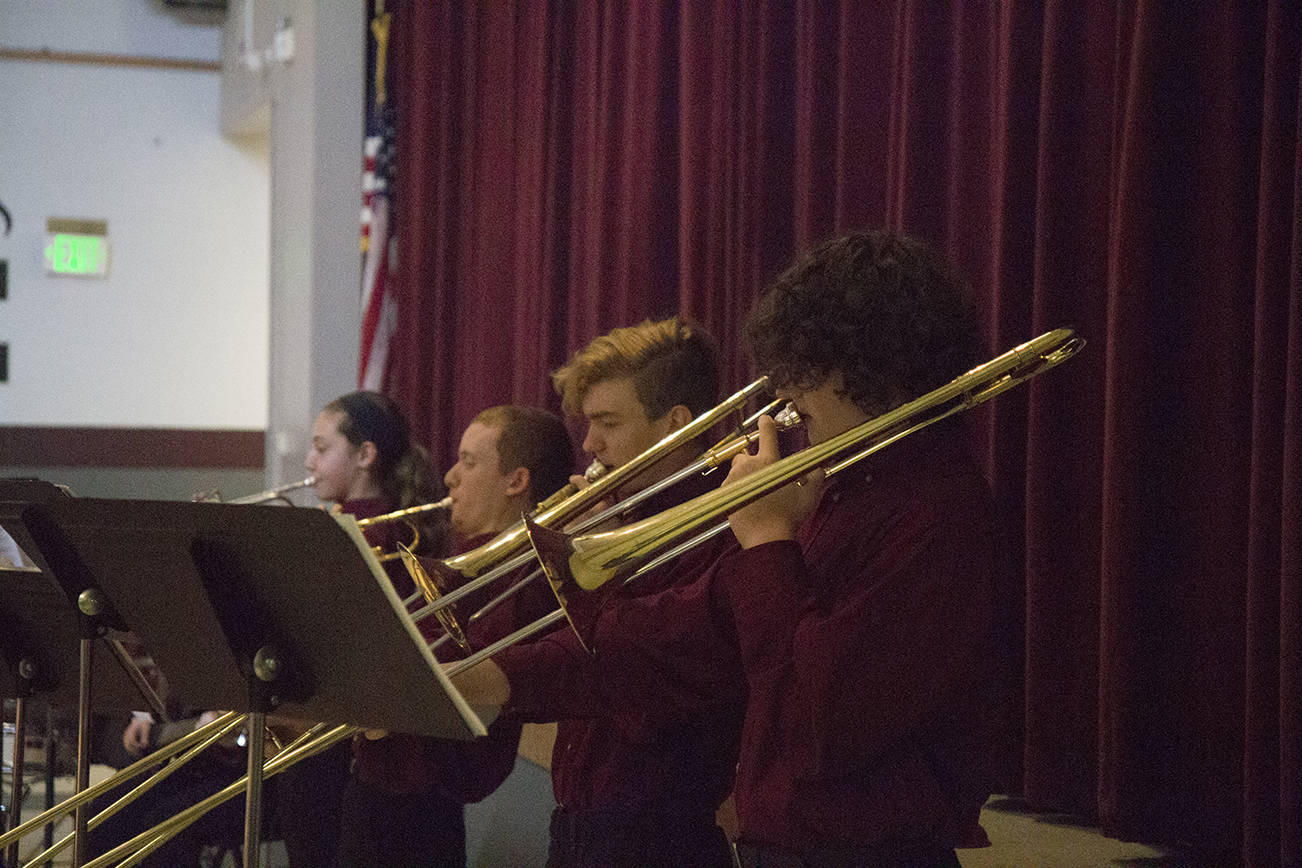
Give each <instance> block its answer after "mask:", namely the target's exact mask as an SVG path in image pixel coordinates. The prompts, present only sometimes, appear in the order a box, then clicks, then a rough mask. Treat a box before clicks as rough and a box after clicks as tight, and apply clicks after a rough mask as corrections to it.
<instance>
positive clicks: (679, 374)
mask: <svg viewBox="0 0 1302 868" xmlns="http://www.w3.org/2000/svg"><path fill="white" fill-rule="evenodd" d="M623 377H629V378H631V379H632V380H633V389H634V394H636V395H637V399H638V402H639V403H641V405H642V407H643V409H645V410H646V414H647V418H648V419H659V418H660V417H661V416H663V415H664V414H665V413H668V412H669V411H670V410H671V409H672V408H673V407H675V406H676V405H678V404H682V405H683V406H685V407H687V409H689V410H691V411H692V415H693V416H699V415H700V414H701V413H704V412H705V411H707V410H709V409H711V408H712V407H714V406H715V405H716V404H717V403H718V402H719V353H718V350H717V349H716V347H715V345H714V340H713V339H712V338H711V337H710V336H709V335H708V334H707V333H706V332H705V330H704V329H702V328H701V327H700V326H698V325H693V324H691V323H687V322H684V321H683V320H682V319H680V318H679V317H670V318H669V319H664V320H659V321H652V320H646V321H644V322H642V323H641V324H639V325H635V326H627V327H625V328H617V329H615V330H613V331H611V332H609V333H607V334H604V335H602V336H601V337H599V338H596V339H595V340H593V341H592V342H591V343H589V344H588V345H587V346H586V347H584V348H583V349H581V350H579V351H578V352H576V353H575V354H574V357H573V358H571V359H570V361H569V363H568V364H566V365H565V366H564V367H562V368H559V369H557V370H556V371H554V372H553V373H552V384H553V385H554V386H555V387H556V391H557V393H558V394H559V395H560V396H561V406H562V407H563V408H564V409H565V412H566V413H569V414H571V415H574V416H578V415H580V414H581V413H582V411H583V399H584V397H585V396H586V395H587V394H588V390H589V389H591V388H592V387H593V386H594V385H596V384H597V383H600V382H603V381H605V380H613V379H617V378H623Z"/></svg>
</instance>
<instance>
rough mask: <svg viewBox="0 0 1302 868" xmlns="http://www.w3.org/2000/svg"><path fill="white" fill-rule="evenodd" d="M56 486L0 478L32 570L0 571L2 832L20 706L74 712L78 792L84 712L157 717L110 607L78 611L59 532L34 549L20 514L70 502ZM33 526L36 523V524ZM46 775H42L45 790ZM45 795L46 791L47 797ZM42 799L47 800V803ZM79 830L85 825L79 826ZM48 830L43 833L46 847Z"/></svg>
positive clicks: (17, 774) (17, 805) (4, 515)
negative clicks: (5, 772)
mask: <svg viewBox="0 0 1302 868" xmlns="http://www.w3.org/2000/svg"><path fill="white" fill-rule="evenodd" d="M69 497H70V496H69V495H68V493H67V492H66V491H65V490H64V489H62V488H60V487H59V486H56V485H53V484H51V483H48V482H42V481H40V480H35V479H4V480H0V527H3V529H4V531H5V532H6V533H7V534H8V535H9V536H10V537H11V538H12V539H13V540H14V542H15V543H16V544H17V545H18V547H19V549H20V550H21V551H22V553H23V554H24V555H25V556H26V557H27V558H28V559H30V561H31V562H32V564H33V566H32V567H30V568H13V569H10V568H6V569H0V662H3V664H4V665H3V669H0V696H13V697H15V698H16V700H17V702H16V708H15V715H14V760H13V780H14V786H13V789H12V792H11V803H10V810H9V812H8V816H9V823H8V824H7V826H8V828H10V829H12V828H15V827H17V826H18V825H19V822H20V818H21V812H22V803H21V797H20V795H19V794H20V792H21V784H22V779H23V774H24V771H25V769H24V760H25V750H24V746H25V741H26V716H27V715H26V706H27V703H28V700H29V699H32V698H39V699H42V700H44V701H46V702H47V703H48V704H49V705H50V707H52V708H76V709H77V710H78V715H77V791H78V792H80V791H81V790H83V789H85V788H86V785H87V783H88V780H89V776H90V759H89V753H90V723H89V721H90V713H91V710H92V708H93V709H95V710H106V709H120V710H130V709H139V708H149V709H151V710H152V711H154V712H155V713H160V714H161V713H162V712H163V706H162V703H161V701H160V700H159V698H158V696H157V694H156V693H154V691H153V689H152V688H151V687H150V686H149V683H148V682H147V681H146V679H145V677H144V675H143V674H142V673H141V672H140V669H139V667H138V666H136V664H135V662H134V661H133V660H132V659H131V657H130V655H129V654H127V652H126V651H125V649H124V648H123V647H122V643H121V641H120V640H119V639H117V638H116V636H115V635H113V634H112V633H111V631H114V630H121V629H122V628H123V625H122V624H121V622H120V620H119V619H116V617H115V616H114V614H113V612H112V610H111V608H106V609H105V610H104V612H102V613H100V614H101V615H102V617H101V616H97V615H94V614H87V613H82V612H79V611H78V609H77V597H78V595H79V594H80V593H81V591H82V590H84V587H85V585H84V576H82V574H81V573H80V572H79V567H78V566H77V565H76V564H75V563H74V562H73V561H74V560H75V559H74V558H72V556H71V554H70V552H69V550H68V548H67V545H66V542H63V541H61V540H60V539H59V538H58V537H57V535H53V536H52V535H50V534H48V533H43V532H42V531H41V530H40V529H38V531H37V532H38V533H40V534H41V536H42V537H43V543H40V544H38V542H37V540H36V537H35V536H33V529H32V527H30V526H29V524H28V520H29V519H30V518H32V516H30V515H26V514H25V513H26V510H27V508H28V507H29V506H30V505H31V504H33V503H50V502H55V501H59V500H67V499H69ZM38 521H39V519H38ZM97 638H98V639H102V640H103V641H104V643H105V644H106V646H107V647H108V648H109V650H110V651H111V652H112V653H113V657H114V659H115V660H116V661H117V663H118V664H119V665H118V666H109V667H101V668H100V670H99V671H95V672H94V681H95V689H94V691H92V690H91V682H92V669H93V666H94V655H93V643H94V640H95V639H97ZM50 774H51V770H50V769H47V770H46V775H47V786H48V785H50V780H49V779H50ZM47 795H48V794H47ZM47 801H49V799H48V798H47ZM83 828H84V827H83ZM49 839H50V833H49V831H47V834H46V840H47V846H48V843H49ZM17 855H18V843H17V842H14V843H13V844H12V845H11V846H10V848H9V862H10V863H16V861H17Z"/></svg>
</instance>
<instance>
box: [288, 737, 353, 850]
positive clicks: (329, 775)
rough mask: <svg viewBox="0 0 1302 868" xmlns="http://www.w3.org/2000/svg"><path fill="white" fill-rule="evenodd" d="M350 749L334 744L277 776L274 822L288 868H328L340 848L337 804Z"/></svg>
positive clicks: (346, 746) (346, 773)
mask: <svg viewBox="0 0 1302 868" xmlns="http://www.w3.org/2000/svg"><path fill="white" fill-rule="evenodd" d="M352 761H353V748H352V745H350V744H349V743H348V742H344V743H342V744H336V745H334V746H333V747H330V748H327V749H326V750H324V751H322V752H321V753H319V754H317V755H316V756H311V757H308V758H307V759H305V760H302V761H300V762H298V763H295V764H294V765H292V766H290V767H289V768H287V769H286V770H285V771H284V772H282V773H281V774H280V775H278V776H277V778H276V780H277V782H278V783H279V785H280V791H279V793H278V794H277V796H278V801H277V807H278V808H279V811H278V813H277V815H276V823H277V826H278V828H279V829H280V835H281V837H282V838H283V839H284V841H285V852H286V853H287V854H288V856H289V864H290V866H291V868H327V866H329V865H332V864H334V861H335V852H336V850H337V849H338V845H339V817H340V803H341V801H342V799H343V796H344V787H346V786H347V785H348V773H349V768H350V766H351V765H352Z"/></svg>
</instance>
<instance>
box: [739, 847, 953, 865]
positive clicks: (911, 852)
mask: <svg viewBox="0 0 1302 868" xmlns="http://www.w3.org/2000/svg"><path fill="white" fill-rule="evenodd" d="M737 855H738V856H740V857H741V865H742V868H960V864H959V861H958V854H956V853H955V852H954V848H953V847H945V846H943V845H940V844H933V843H928V842H892V843H889V844H882V845H879V846H874V847H819V848H816V849H813V850H787V849H784V848H782V847H772V846H769V845H767V844H746V843H739V844H738V845H737Z"/></svg>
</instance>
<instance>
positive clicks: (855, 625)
mask: <svg viewBox="0 0 1302 868" xmlns="http://www.w3.org/2000/svg"><path fill="white" fill-rule="evenodd" d="M746 337H747V340H748V342H749V345H750V350H751V354H752V356H753V358H754V361H755V363H756V365H757V367H758V368H759V369H760V370H764V371H766V372H768V374H769V376H770V377H771V378H772V380H773V381H774V383H775V384H776V385H777V387H778V393H779V396H781V397H785V398H787V399H789V400H790V401H792V402H793V403H794V405H795V408H796V409H797V411H798V412H799V413H800V414H801V416H802V418H803V419H804V422H805V426H806V431H807V434H808V437H809V440H810V442H811V444H818V443H821V442H825V441H827V440H828V439H829V438H831V437H833V436H835V435H837V434H839V433H841V432H843V431H847V430H849V429H850V428H852V427H854V426H856V425H858V424H859V423H861V422H864V421H865V420H868V419H870V418H873V417H876V416H878V415H880V414H882V413H885V412H886V411H889V410H891V409H893V408H895V407H898V406H900V405H902V404H903V403H905V402H906V401H908V400H910V399H911V398H914V397H917V396H919V395H921V394H923V393H925V392H927V391H929V390H931V389H934V388H936V387H938V386H941V385H943V384H945V383H947V382H948V381H949V380H951V379H952V378H954V377H956V376H958V375H960V374H962V373H964V372H965V371H967V370H968V369H969V368H970V367H971V366H972V365H973V363H974V362H975V361H976V360H977V356H978V352H977V350H978V346H979V344H978V340H977V330H976V327H975V324H974V321H973V319H972V317H971V315H970V313H969V311H968V309H967V307H966V305H965V304H964V301H963V298H962V290H961V288H960V285H959V283H958V282H957V281H956V279H955V278H954V277H953V276H952V275H951V273H950V271H949V268H948V267H947V266H946V264H945V263H944V262H943V261H942V260H941V258H940V257H939V256H937V255H936V254H935V253H934V252H933V251H932V250H931V249H930V248H928V247H927V246H926V245H925V244H923V243H921V242H919V241H917V240H916V239H912V238H910V237H907V236H904V235H899V234H896V233H893V232H886V231H873V232H861V233H854V234H850V235H847V236H844V237H841V238H838V239H835V240H832V241H830V242H827V243H825V244H823V245H821V246H819V247H817V248H815V249H814V250H812V251H811V252H809V253H807V254H805V255H803V256H801V257H799V258H798V259H797V260H796V261H795V262H794V263H793V264H792V265H791V266H790V267H789V268H788V269H787V270H786V271H785V272H783V273H782V275H780V276H779V277H778V278H777V279H776V280H775V281H774V282H773V283H772V284H771V285H770V286H769V287H768V288H767V289H766V290H765V291H764V293H763V294H762V295H761V297H760V298H759V300H758V302H757V303H756V305H755V307H754V309H753V310H752V312H751V314H750V317H749V321H748V324H747V327H746ZM958 433H959V432H958V429H957V428H956V425H955V423H954V422H946V423H942V424H939V425H935V426H933V427H931V428H928V429H926V430H925V431H922V432H921V433H917V434H914V435H911V436H910V437H908V438H906V439H904V440H902V441H901V442H899V443H897V444H894V445H892V446H891V447H890V448H888V449H885V450H883V451H881V452H878V453H876V454H874V455H872V456H871V457H870V458H868V459H867V460H865V461H862V462H860V463H859V464H856V465H854V466H853V467H852V468H851V469H849V470H845V471H844V472H841V473H838V474H837V476H836V477H835V478H833V479H831V480H827V481H824V480H823V479H822V478H821V474H818V473H816V474H814V475H813V478H806V479H803V480H801V481H800V484H796V483H788V484H786V485H784V486H783V487H781V488H778V489H777V490H775V491H773V492H772V493H770V494H768V495H766V496H764V497H762V498H759V499H758V500H754V501H753V502H750V503H748V504H747V505H745V506H742V507H739V508H737V509H735V511H734V512H733V513H732V514H731V515H730V516H729V522H730V524H731V529H732V533H733V535H734V537H735V545H734V546H732V547H730V548H728V549H727V550H726V551H725V552H724V554H723V555H722V556H721V557H720V558H719V559H718V560H717V561H715V562H714V563H713V564H712V565H711V566H710V567H709V568H708V569H707V570H705V571H704V572H703V573H702V574H701V575H700V576H699V578H697V579H696V580H695V581H693V582H690V583H687V584H682V585H679V586H677V587H674V588H671V589H669V590H666V591H664V592H661V593H658V594H654V595H651V596H644V597H640V598H637V599H635V600H629V601H626V602H625V603H624V605H622V606H621V607H619V609H617V610H608V611H606V612H604V613H602V614H601V615H600V616H599V618H598V619H597V623H596V626H595V628H594V632H593V644H594V647H595V648H596V651H597V653H596V655H595V656H594V657H592V658H590V659H589V660H587V661H584V662H583V664H582V665H576V666H574V667H571V668H570V669H569V670H568V671H566V672H565V673H564V678H563V679H562V683H561V684H560V685H558V686H557V688H556V689H572V690H578V691H582V692H584V693H591V694H595V695H597V696H605V697H610V698H612V701H614V699H613V698H614V697H618V701H619V703H620V706H621V707H622V708H624V709H625V710H626V711H627V712H628V713H631V714H633V713H640V714H644V715H648V716H654V717H656V718H657V719H661V720H668V721H672V720H682V721H687V720H694V719H697V718H698V717H700V716H701V715H704V714H709V713H710V712H711V711H712V710H714V709H716V708H717V707H718V704H719V702H720V697H721V696H722V695H729V694H732V695H735V694H736V693H737V685H738V683H739V682H741V683H744V685H745V698H744V701H745V713H744V718H743V720H742V724H741V749H740V755H739V759H738V767H737V779H736V790H735V799H736V809H737V816H738V823H739V828H740V840H739V845H738V851H739V858H740V861H741V864H743V865H746V866H805V865H844V866H957V865H959V862H958V859H957V857H956V854H955V848H956V847H957V846H961V845H970V844H972V843H974V842H976V841H979V840H980V839H982V838H983V837H984V835H983V833H982V832H981V830H980V826H979V823H978V818H979V812H980V809H981V806H982V804H983V803H984V801H985V799H986V798H987V797H988V794H989V793H990V792H991V789H992V782H993V781H994V779H995V777H994V776H995V771H996V768H995V766H996V762H997V759H998V757H999V751H1000V750H1001V749H1002V747H1003V746H1002V744H1001V742H1000V739H999V736H998V733H999V728H998V722H999V719H1000V712H1001V701H1002V700H1003V698H1004V696H1005V687H1006V685H1005V683H1004V679H1003V677H1002V676H1003V674H1004V672H1005V671H1006V670H1005V667H1006V665H1007V661H1008V660H1009V654H1008V653H1007V652H1008V649H1007V648H1006V647H1005V646H1004V643H1003V642H1002V641H1001V639H1000V635H1001V628H1004V627H1006V624H1007V622H1006V621H1005V617H1006V606H1005V605H1004V600H1006V599H1007V597H1006V595H1005V594H1004V590H1003V588H1002V582H1001V571H1000V569H999V558H1000V555H999V551H998V539H999V536H1000V527H999V522H998V519H997V517H996V509H995V505H994V503H993V500H992V497H991V494H990V491H989V487H988V485H987V483H986V481H985V479H984V478H983V476H982V474H981V473H980V472H979V470H978V469H977V467H976V466H975V464H974V462H973V461H972V460H971V459H970V457H969V456H967V455H966V454H965V453H964V449H963V446H962V443H961V442H960V441H961V438H960V437H958V436H956V435H957V434H958ZM778 457H779V456H778V446H777V440H776V435H775V432H774V428H773V425H772V423H771V421H770V420H762V422H761V426H760V437H759V444H758V448H757V450H756V452H755V454H753V455H741V456H738V457H737V458H735V459H734V461H733V465H732V469H731V472H730V473H729V477H728V479H729V482H735V481H737V480H739V479H741V478H743V477H746V476H748V475H749V474H752V473H755V472H757V471H759V470H760V469H762V468H764V467H767V466H769V465H771V464H773V463H774V462H775V461H777V460H778ZM665 625H672V628H671V629H666V628H665ZM707 663H708V665H706V664H707ZM455 680H456V683H457V684H458V687H459V688H461V689H462V692H463V694H464V695H465V696H466V698H467V699H468V701H470V702H472V703H473V704H477V705H501V706H503V707H505V708H508V709H509V708H510V707H512V706H513V705H514V704H515V703H517V702H518V699H517V698H516V694H517V692H519V691H521V690H524V691H526V692H527V691H528V690H529V688H528V687H527V686H526V685H523V684H521V683H520V682H519V681H517V679H516V677H515V675H514V673H513V671H512V669H511V668H510V667H509V666H502V667H496V666H494V665H493V664H491V663H486V664H483V665H480V666H478V667H475V668H474V669H472V670H470V671H468V672H466V673H464V674H463V675H461V676H458V677H457V679H455ZM721 725H724V724H721Z"/></svg>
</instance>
